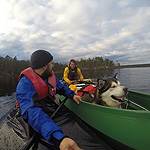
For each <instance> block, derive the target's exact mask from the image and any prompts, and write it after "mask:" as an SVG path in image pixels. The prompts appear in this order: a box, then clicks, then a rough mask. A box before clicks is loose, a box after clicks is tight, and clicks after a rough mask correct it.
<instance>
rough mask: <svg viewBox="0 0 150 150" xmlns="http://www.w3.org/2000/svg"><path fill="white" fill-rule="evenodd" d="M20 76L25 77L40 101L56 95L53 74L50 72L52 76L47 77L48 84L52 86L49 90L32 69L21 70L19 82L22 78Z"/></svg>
mask: <svg viewBox="0 0 150 150" xmlns="http://www.w3.org/2000/svg"><path fill="white" fill-rule="evenodd" d="M22 74H23V75H25V76H26V77H27V78H28V79H29V80H30V81H31V82H32V84H33V86H34V88H35V92H36V93H38V98H39V99H42V98H44V97H46V96H49V97H50V98H52V97H54V98H55V94H56V78H55V75H54V72H53V71H52V74H53V75H52V76H50V77H48V84H49V85H52V86H51V87H50V88H49V87H48V84H46V83H45V82H44V80H43V79H42V78H41V77H40V76H39V75H37V74H36V73H35V72H34V71H33V69H32V68H30V67H29V68H27V69H25V70H23V71H22V72H21V74H20V76H19V81H20V79H21V77H22Z"/></svg>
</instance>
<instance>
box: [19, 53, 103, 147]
mask: <svg viewBox="0 0 150 150" xmlns="http://www.w3.org/2000/svg"><path fill="white" fill-rule="evenodd" d="M31 63H32V68H27V69H25V70H23V71H22V72H21V74H20V76H19V83H18V86H17V89H16V97H17V100H18V102H19V106H20V108H21V115H22V118H23V119H24V120H26V122H27V123H28V124H29V125H30V126H31V127H32V128H33V129H34V130H35V131H36V132H37V133H39V134H41V135H42V136H43V137H44V138H45V139H46V140H47V141H48V142H49V143H51V144H53V145H54V146H55V147H57V148H58V149H61V150H79V149H80V148H79V147H78V145H79V146H80V147H81V148H84V149H87V148H86V147H85V146H84V144H81V143H82V142H81V141H82V139H80V138H83V141H84V139H88V140H90V139H91V137H90V136H89V135H88V134H87V133H86V132H85V131H83V130H82V129H81V128H80V126H79V125H78V123H77V122H76V121H75V120H74V122H75V123H71V122H70V120H72V119H73V118H74V116H72V113H71V112H69V110H68V109H67V108H66V107H65V106H63V107H62V108H61V109H60V111H58V113H57V114H56V115H55V117H54V118H53V120H52V119H50V117H51V115H52V114H53V112H54V111H55V110H56V109H57V108H58V104H57V102H56V98H55V95H56V94H60V95H64V96H66V97H70V98H73V100H74V101H76V103H77V104H79V101H78V100H81V97H80V96H78V95H76V94H75V93H74V91H72V90H70V89H69V88H68V86H64V85H63V84H62V83H61V82H60V81H59V80H58V78H57V77H55V75H54V72H53V71H52V68H53V56H52V55H51V54H50V53H49V52H48V51H45V50H37V51H35V52H34V53H33V54H32V55H31ZM73 124H74V125H73ZM60 127H61V128H60ZM72 130H73V131H72ZM78 131H80V135H81V137H80V136H79V135H78V133H77V132H78ZM66 135H67V136H66ZM68 136H69V137H68ZM82 136H85V137H82ZM70 137H71V138H72V139H74V140H77V139H78V140H77V141H78V142H77V144H78V145H77V144H76V142H75V141H74V140H72V139H71V138H70ZM80 142H81V143H80ZM88 142H89V141H87V143H88ZM89 143H90V142H89ZM85 145H86V144H85ZM101 146H102V148H103V145H101V144H100V146H99V147H101ZM99 147H98V146H97V149H100V148H99ZM91 150H94V149H93V148H92V149H91Z"/></svg>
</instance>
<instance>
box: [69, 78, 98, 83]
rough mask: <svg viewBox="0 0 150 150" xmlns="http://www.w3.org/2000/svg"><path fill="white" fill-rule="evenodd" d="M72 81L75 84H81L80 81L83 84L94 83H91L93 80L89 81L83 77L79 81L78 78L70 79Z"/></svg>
mask: <svg viewBox="0 0 150 150" xmlns="http://www.w3.org/2000/svg"><path fill="white" fill-rule="evenodd" d="M74 83H76V84H78V83H79V84H82V83H85V84H95V83H93V82H91V81H88V79H85V80H84V81H80V80H72V84H74Z"/></svg>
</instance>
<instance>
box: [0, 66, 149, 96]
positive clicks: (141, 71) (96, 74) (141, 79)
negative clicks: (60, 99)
mask: <svg viewBox="0 0 150 150" xmlns="http://www.w3.org/2000/svg"><path fill="white" fill-rule="evenodd" d="M82 73H83V76H84V78H85V79H87V78H90V79H92V81H93V82H95V81H97V79H98V78H104V79H107V78H110V77H113V76H114V75H115V73H118V78H119V80H120V81H121V83H122V84H123V85H125V86H127V87H128V88H129V89H131V90H135V91H140V92H144V93H150V77H149V75H150V67H145V68H124V69H117V70H94V71H93V70H90V71H82ZM55 75H56V76H57V77H58V79H60V80H62V77H63V73H55ZM17 83H18V77H14V76H6V77H0V96H4V95H11V93H13V92H15V89H16V85H17Z"/></svg>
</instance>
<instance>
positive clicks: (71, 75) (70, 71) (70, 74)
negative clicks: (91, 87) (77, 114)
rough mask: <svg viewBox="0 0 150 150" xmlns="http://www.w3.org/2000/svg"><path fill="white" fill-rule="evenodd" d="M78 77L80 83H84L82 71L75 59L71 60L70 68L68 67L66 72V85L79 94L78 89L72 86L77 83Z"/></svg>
mask: <svg viewBox="0 0 150 150" xmlns="http://www.w3.org/2000/svg"><path fill="white" fill-rule="evenodd" d="M78 77H79V78H80V81H83V75H82V73H81V70H80V69H79V68H78V67H77V66H76V61H75V60H74V59H71V60H70V63H69V65H68V67H66V68H65V70H64V76H63V79H64V84H65V85H70V86H69V87H70V88H71V89H72V90H74V91H75V92H77V91H76V87H75V86H73V85H72V84H76V82H75V81H77V80H78Z"/></svg>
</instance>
